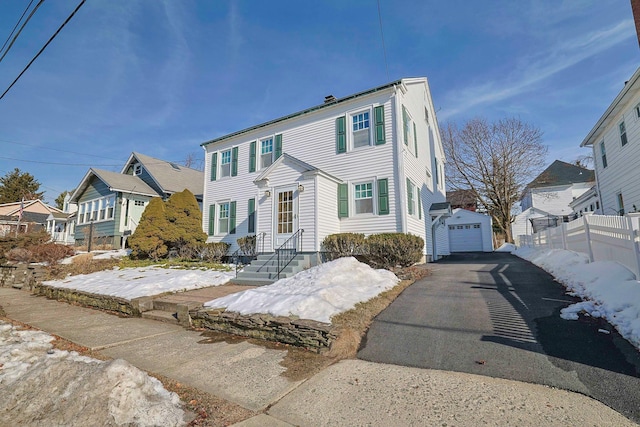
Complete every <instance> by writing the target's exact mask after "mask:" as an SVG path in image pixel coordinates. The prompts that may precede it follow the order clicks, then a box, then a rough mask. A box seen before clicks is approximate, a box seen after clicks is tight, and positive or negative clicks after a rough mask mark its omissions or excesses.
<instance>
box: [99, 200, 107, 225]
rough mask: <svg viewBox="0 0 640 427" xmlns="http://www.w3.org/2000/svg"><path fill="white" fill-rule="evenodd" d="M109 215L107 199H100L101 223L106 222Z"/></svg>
mask: <svg viewBox="0 0 640 427" xmlns="http://www.w3.org/2000/svg"><path fill="white" fill-rule="evenodd" d="M106 215H107V199H100V214H99V218H100V221H102V220H104V218H105V216H106Z"/></svg>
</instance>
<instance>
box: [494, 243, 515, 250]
mask: <svg viewBox="0 0 640 427" xmlns="http://www.w3.org/2000/svg"><path fill="white" fill-rule="evenodd" d="M515 250H516V245H514V244H513V243H503V244H502V246H500V247H499V248H498V249H496V250H495V251H494V252H513V251H515Z"/></svg>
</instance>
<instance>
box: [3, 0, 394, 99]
mask: <svg viewBox="0 0 640 427" xmlns="http://www.w3.org/2000/svg"><path fill="white" fill-rule="evenodd" d="M378 21H380V38H381V39H382V53H383V54H384V68H385V69H386V71H387V81H390V80H391V77H389V64H388V63H387V48H386V47H385V44H384V33H383V32H382V13H380V0H378ZM0 99H2V98H1V97H0Z"/></svg>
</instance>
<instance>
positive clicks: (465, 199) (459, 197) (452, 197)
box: [447, 189, 478, 206]
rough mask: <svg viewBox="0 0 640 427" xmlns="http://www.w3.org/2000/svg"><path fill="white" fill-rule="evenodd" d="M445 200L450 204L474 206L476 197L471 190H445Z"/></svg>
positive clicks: (476, 201) (476, 202) (476, 200)
mask: <svg viewBox="0 0 640 427" xmlns="http://www.w3.org/2000/svg"><path fill="white" fill-rule="evenodd" d="M447 201H448V202H450V203H451V206H476V205H477V204H478V199H477V198H476V195H475V193H474V192H473V190H468V189H467V190H453V191H447Z"/></svg>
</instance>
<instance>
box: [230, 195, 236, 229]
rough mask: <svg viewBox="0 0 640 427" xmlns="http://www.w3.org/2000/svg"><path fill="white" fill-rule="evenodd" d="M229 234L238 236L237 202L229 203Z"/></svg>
mask: <svg viewBox="0 0 640 427" xmlns="http://www.w3.org/2000/svg"><path fill="white" fill-rule="evenodd" d="M229 234H236V202H229Z"/></svg>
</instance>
